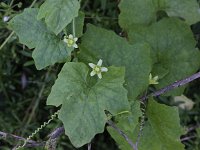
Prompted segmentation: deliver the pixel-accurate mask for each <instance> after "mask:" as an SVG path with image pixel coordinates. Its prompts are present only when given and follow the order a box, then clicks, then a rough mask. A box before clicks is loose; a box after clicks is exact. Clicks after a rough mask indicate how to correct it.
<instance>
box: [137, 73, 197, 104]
mask: <svg viewBox="0 0 200 150" xmlns="http://www.w3.org/2000/svg"><path fill="white" fill-rule="evenodd" d="M198 78H200V71H199V72H197V73H195V74H193V75H191V76H189V77H187V78H185V79H182V80H179V81H175V82H174V83H172V84H170V85H168V86H166V87H164V88H162V89H160V90H158V91H155V92H153V93H151V94H150V95H148V96H143V97H142V98H141V100H142V101H145V100H146V99H148V98H149V97H151V96H153V97H157V96H160V95H162V94H164V93H166V92H168V91H170V90H172V89H175V88H177V87H180V86H183V85H185V84H187V83H190V82H192V81H193V80H196V79H198Z"/></svg>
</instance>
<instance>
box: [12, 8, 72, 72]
mask: <svg viewBox="0 0 200 150" xmlns="http://www.w3.org/2000/svg"><path fill="white" fill-rule="evenodd" d="M37 14H38V9H36V8H29V9H25V10H24V12H23V13H22V14H19V15H17V16H15V17H14V18H13V19H12V20H11V21H10V22H9V25H10V27H11V29H12V30H13V31H15V33H16V34H17V35H18V36H19V40H20V42H21V43H22V44H25V45H26V46H28V47H29V48H35V50H34V51H33V55H32V56H33V59H34V61H35V65H36V68H37V69H38V70H40V69H43V68H45V67H47V66H49V65H54V64H55V63H56V62H60V61H63V60H64V59H66V58H67V56H69V55H70V53H71V51H72V50H73V49H72V48H68V47H67V45H66V44H65V43H64V42H63V41H62V40H60V38H59V37H57V36H56V35H55V34H54V33H53V32H51V31H50V30H49V29H47V28H46V25H45V23H43V22H42V21H38V20H37V19H36V17H37Z"/></svg>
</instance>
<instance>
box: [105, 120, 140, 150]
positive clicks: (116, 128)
mask: <svg viewBox="0 0 200 150" xmlns="http://www.w3.org/2000/svg"><path fill="white" fill-rule="evenodd" d="M107 123H108V124H109V125H110V126H111V127H112V128H113V129H115V130H116V131H117V132H118V133H119V134H120V135H121V136H123V137H124V139H125V140H126V141H127V142H128V144H129V145H130V146H131V147H132V149H133V150H137V146H136V145H135V144H133V142H132V141H131V140H130V139H129V137H128V136H127V135H126V134H125V133H124V132H123V131H122V130H121V129H119V128H118V127H117V126H116V125H115V124H114V122H112V121H111V120H109V121H107Z"/></svg>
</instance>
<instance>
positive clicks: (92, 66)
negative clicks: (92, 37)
mask: <svg viewBox="0 0 200 150" xmlns="http://www.w3.org/2000/svg"><path fill="white" fill-rule="evenodd" d="M88 65H89V66H90V67H91V68H92V69H94V67H95V66H96V65H95V64H93V63H89V64H88Z"/></svg>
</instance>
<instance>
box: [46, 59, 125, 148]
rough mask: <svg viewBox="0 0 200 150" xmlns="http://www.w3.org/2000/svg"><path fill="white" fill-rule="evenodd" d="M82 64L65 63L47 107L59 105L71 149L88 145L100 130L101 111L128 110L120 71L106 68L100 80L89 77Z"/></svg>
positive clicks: (101, 126) (103, 113) (103, 112)
mask: <svg viewBox="0 0 200 150" xmlns="http://www.w3.org/2000/svg"><path fill="white" fill-rule="evenodd" d="M88 74H89V69H88V67H87V66H86V65H85V64H83V63H66V64H65V65H64V67H63V68H62V70H61V72H60V74H59V75H58V79H57V80H56V82H55V84H54V86H53V87H52V90H51V93H50V95H49V97H48V99H47V104H48V105H55V106H59V105H61V104H62V108H61V112H60V114H59V118H60V120H62V122H63V124H64V127H65V133H66V135H68V137H69V139H70V140H71V142H72V144H73V145H74V146H75V147H81V146H83V145H84V144H86V143H89V142H90V141H91V140H92V138H93V137H94V136H95V134H97V133H102V132H103V131H104V126H105V123H106V121H107V117H106V114H105V110H107V111H109V112H110V113H111V114H118V113H120V112H122V111H127V110H128V111H129V103H128V99H127V91H126V90H125V88H124V87H123V83H124V74H125V70H124V68H118V67H109V68H108V72H106V73H104V74H103V78H102V79H98V80H95V79H96V78H95V77H90V76H89V75H88Z"/></svg>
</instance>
